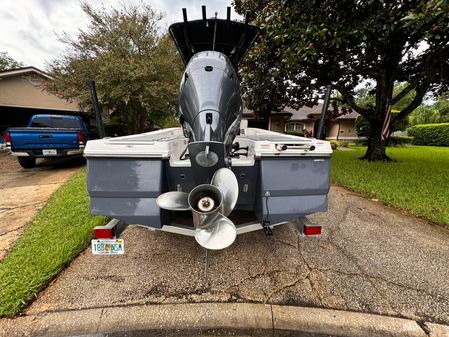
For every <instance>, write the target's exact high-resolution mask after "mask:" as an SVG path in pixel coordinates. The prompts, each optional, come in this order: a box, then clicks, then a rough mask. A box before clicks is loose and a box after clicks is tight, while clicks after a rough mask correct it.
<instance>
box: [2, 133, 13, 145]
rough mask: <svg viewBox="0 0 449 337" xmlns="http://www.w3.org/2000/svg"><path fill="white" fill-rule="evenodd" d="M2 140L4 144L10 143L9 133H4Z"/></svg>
mask: <svg viewBox="0 0 449 337" xmlns="http://www.w3.org/2000/svg"><path fill="white" fill-rule="evenodd" d="M3 140H4V141H5V143H11V135H10V134H9V132H5V133H4V135H3Z"/></svg>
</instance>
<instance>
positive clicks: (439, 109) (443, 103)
mask: <svg viewBox="0 0 449 337" xmlns="http://www.w3.org/2000/svg"><path fill="white" fill-rule="evenodd" d="M408 119H409V123H410V125H416V124H429V123H447V122H449V100H448V93H445V94H442V95H441V96H440V97H438V99H437V100H436V101H435V102H434V103H433V104H421V105H420V106H419V107H418V108H416V110H415V111H413V112H412V113H411V114H410V116H409V117H408Z"/></svg>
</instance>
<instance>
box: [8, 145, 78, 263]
mask: <svg viewBox="0 0 449 337" xmlns="http://www.w3.org/2000/svg"><path fill="white" fill-rule="evenodd" d="M80 159H81V160H80ZM83 165H84V163H83V161H82V158H78V159H74V160H73V159H71V160H58V161H47V160H43V159H38V161H37V166H36V167H35V168H33V169H23V168H22V167H21V166H20V165H19V163H18V162H17V158H16V157H13V156H10V155H9V154H8V153H7V152H6V151H0V172H1V173H0V195H1V198H0V260H2V259H3V258H4V257H5V255H6V253H7V252H8V250H9V249H10V248H11V246H12V245H13V244H14V242H16V240H17V239H18V237H19V236H20V235H21V234H22V232H23V230H24V229H25V228H26V225H27V223H28V222H29V221H30V220H31V219H32V218H33V216H34V215H35V214H36V213H37V212H38V211H39V210H40V209H41V208H42V206H43V205H44V204H45V203H46V201H47V200H48V198H49V197H50V196H51V195H52V194H53V192H54V191H56V190H57V189H58V188H59V187H60V186H61V185H62V184H63V183H65V182H66V181H67V180H68V179H69V178H70V177H71V176H72V175H73V174H74V173H75V172H77V171H78V170H79V169H80V167H82V166H83Z"/></svg>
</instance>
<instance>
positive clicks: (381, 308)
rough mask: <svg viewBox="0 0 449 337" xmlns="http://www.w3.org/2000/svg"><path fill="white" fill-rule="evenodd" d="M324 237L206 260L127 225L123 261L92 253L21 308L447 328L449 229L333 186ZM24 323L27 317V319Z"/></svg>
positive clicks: (291, 237)
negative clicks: (207, 305)
mask: <svg viewBox="0 0 449 337" xmlns="http://www.w3.org/2000/svg"><path fill="white" fill-rule="evenodd" d="M311 219H312V220H313V221H316V222H319V223H320V224H322V225H323V228H324V234H323V235H322V236H320V237H298V236H297V235H296V232H295V229H294V226H293V225H284V226H280V227H276V228H275V229H274V236H273V237H266V236H265V235H263V233H262V232H253V233H248V234H243V235H240V236H238V237H237V240H236V242H235V243H234V244H233V245H232V246H231V247H229V248H228V249H225V250H223V251H217V252H212V253H211V254H210V267H209V273H208V275H207V277H205V275H204V264H203V262H204V260H203V258H204V250H203V249H202V248H201V247H199V246H198V245H197V244H196V242H195V240H194V239H193V238H191V237H184V236H180V235H176V234H169V233H163V232H154V231H150V230H147V229H144V228H140V227H136V226H130V227H129V228H128V229H127V230H126V231H125V232H124V233H123V236H122V237H123V238H124V240H125V252H126V254H125V255H124V256H93V255H92V254H91V252H90V249H88V250H86V251H85V252H83V253H82V254H81V256H79V257H78V258H77V259H76V260H75V261H73V262H72V263H71V264H70V265H69V266H68V268H67V269H66V270H64V271H63V272H62V273H61V275H60V276H59V277H58V278H57V279H56V280H55V281H54V282H52V284H51V285H50V286H49V287H48V288H47V289H46V290H45V291H43V292H41V293H40V294H39V296H38V298H37V300H36V301H34V303H32V304H31V305H30V306H29V307H28V308H27V309H26V311H25V315H28V316H30V317H34V316H39V315H43V314H47V313H51V312H57V311H67V310H78V309H87V310H90V309H94V308H110V307H120V308H125V307H129V306H133V305H134V306H135V305H150V306H151V305H152V304H177V303H198V302H201V303H204V302H214V303H220V302H223V303H224V302H226V303H229V302H231V303H268V304H273V305H276V304H279V305H292V306H303V307H318V308H330V309H338V310H348V311H354V312H364V313H374V314H380V315H388V316H393V317H403V318H408V319H412V320H414V321H419V322H420V321H430V322H435V323H442V324H449V263H448V261H449V230H448V229H446V228H442V227H439V226H435V225H432V224H429V223H427V222H425V221H422V220H419V219H417V218H415V217H413V216H410V215H407V214H405V213H404V212H401V211H398V210H396V209H393V208H390V207H387V206H384V205H383V204H381V203H380V202H375V201H371V200H367V199H365V198H363V197H361V196H359V195H357V194H355V193H352V192H350V191H348V190H346V189H343V188H341V187H337V186H333V187H332V189H331V193H330V210H329V212H327V213H323V214H317V215H315V216H313V217H311ZM26 317H27V316H26Z"/></svg>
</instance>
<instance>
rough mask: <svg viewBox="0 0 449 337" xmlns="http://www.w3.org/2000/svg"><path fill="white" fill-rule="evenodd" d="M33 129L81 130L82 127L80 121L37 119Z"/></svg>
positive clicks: (57, 118) (34, 120)
mask: <svg viewBox="0 0 449 337" xmlns="http://www.w3.org/2000/svg"><path fill="white" fill-rule="evenodd" d="M31 126H32V127H36V128H62V129H64V128H67V129H79V128H81V125H80V123H79V121H78V120H76V119H71V118H62V117H53V116H52V117H36V118H33V120H32V122H31Z"/></svg>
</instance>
